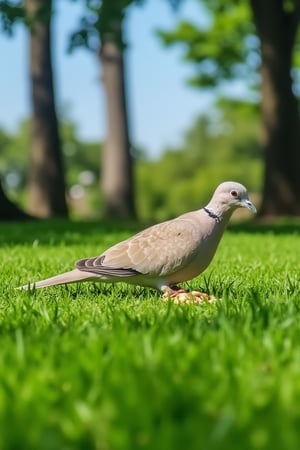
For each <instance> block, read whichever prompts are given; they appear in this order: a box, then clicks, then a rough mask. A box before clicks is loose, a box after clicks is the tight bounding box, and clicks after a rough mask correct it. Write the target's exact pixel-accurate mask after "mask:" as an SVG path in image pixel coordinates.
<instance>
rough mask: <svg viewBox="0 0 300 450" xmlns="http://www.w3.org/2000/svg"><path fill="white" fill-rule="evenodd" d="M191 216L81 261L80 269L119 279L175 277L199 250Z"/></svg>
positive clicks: (167, 223) (163, 225)
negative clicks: (131, 277)
mask: <svg viewBox="0 0 300 450" xmlns="http://www.w3.org/2000/svg"><path fill="white" fill-rule="evenodd" d="M190 214H192V213H189V214H185V215H184V216H181V217H179V218H177V219H175V220H171V221H167V222H163V223H160V224H158V225H154V226H152V227H150V228H147V229H146V230H144V231H141V232H140V233H138V234H136V235H135V236H133V237H131V238H129V239H127V240H125V241H123V242H120V243H119V244H116V245H114V246H113V247H111V248H110V249H108V250H107V251H106V252H104V253H103V254H102V255H100V256H98V257H95V258H85V259H81V260H79V261H77V263H76V267H77V268H78V269H80V270H83V271H88V272H91V273H95V274H99V275H111V276H117V277H118V276H119V277H130V276H134V275H138V274H144V275H149V276H151V277H153V276H158V277H163V276H166V275H168V274H170V273H174V272H176V271H178V270H179V269H182V268H184V267H185V266H186V265H187V264H188V263H189V262H190V261H191V260H192V259H193V257H194V255H195V253H196V251H197V248H198V244H199V230H198V228H197V222H196V223H195V221H193V220H191V219H190V218H189V217H188V216H189V215H190ZM194 214H196V213H194Z"/></svg>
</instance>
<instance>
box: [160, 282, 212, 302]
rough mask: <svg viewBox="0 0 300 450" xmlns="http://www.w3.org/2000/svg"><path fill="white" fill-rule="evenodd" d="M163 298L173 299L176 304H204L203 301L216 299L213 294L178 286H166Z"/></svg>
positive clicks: (166, 299) (164, 299)
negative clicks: (187, 289)
mask: <svg viewBox="0 0 300 450" xmlns="http://www.w3.org/2000/svg"><path fill="white" fill-rule="evenodd" d="M163 292H164V293H163V296H162V299H163V301H165V302H166V301H169V300H170V301H172V302H174V303H175V304H182V303H185V304H188V303H193V304H194V305H203V303H206V302H208V303H212V302H214V301H215V300H216V299H215V298H214V297H212V296H211V295H208V294H206V293H204V292H200V291H191V292H189V291H186V290H185V289H181V288H179V287H178V286H172V287H169V286H168V287H166V288H164V291H163Z"/></svg>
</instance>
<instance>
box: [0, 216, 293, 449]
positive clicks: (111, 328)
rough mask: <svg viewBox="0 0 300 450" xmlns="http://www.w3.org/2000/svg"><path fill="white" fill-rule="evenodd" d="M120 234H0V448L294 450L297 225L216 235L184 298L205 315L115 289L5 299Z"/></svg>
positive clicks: (81, 230)
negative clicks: (215, 246) (205, 298)
mask: <svg viewBox="0 0 300 450" xmlns="http://www.w3.org/2000/svg"><path fill="white" fill-rule="evenodd" d="M132 230H133V227H131V230H130V232H129V230H128V229H127V228H126V226H124V227H123V228H122V229H121V228H120V227H119V228H118V227H117V226H116V225H115V226H114V227H112V226H111V224H106V225H99V224H95V223H92V224H79V223H67V222H44V223H35V224H31V223H29V224H22V225H18V224H7V225H4V224H1V225H0V245H1V249H0V252H1V253H0V255H1V284H0V286H1V287H0V290H1V296H0V367H1V370H0V431H1V432H0V448H1V449H5V450H8V449H19V448H20V449H22V450H25V449H30V450H32V449H39V450H44V449H45V450H46V449H47V450H48V449H49V450H53V449H55V450H71V449H99V450H134V449H151V450H152V449H153V450H154V449H158V450H177V449H178V450H182V449H188V450H193V449H195V450H196V449H197V450H198V449H205V450H207V449H222V450H223V449H229V450H247V449H258V450H259V449H272V450H277V449H278V450H290V449H295V450H296V449H298V447H299V440H300V282H299V278H300V267H299V259H300V258H299V255H300V238H299V236H298V235H297V231H298V225H297V224H291V225H282V226H278V227H276V228H274V229H272V228H270V227H267V226H266V227H264V228H259V227H248V228H240V227H235V228H233V229H231V230H230V231H228V232H227V233H226V235H225V236H224V238H223V240H222V242H221V246H220V248H219V250H218V252H217V255H216V257H215V259H214V261H213V263H212V264H211V266H210V267H209V268H208V270H207V272H206V273H205V275H204V276H200V277H199V278H198V279H196V280H194V281H193V282H191V283H189V284H188V285H186V286H189V287H193V288H202V289H205V290H206V291H209V292H210V293H212V294H213V295H215V296H216V297H217V298H218V299H219V301H218V302H216V303H215V304H207V305H204V306H201V307H196V306H193V305H185V306H178V305H173V304H169V303H163V302H162V301H161V300H160V296H159V294H158V293H156V292H155V291H152V290H149V289H143V288H138V287H137V288H134V287H130V286H127V285H125V284H115V285H110V284H98V285H95V284H88V283H87V284H81V285H72V286H69V287H53V288H48V289H44V290H39V291H36V292H29V293H27V292H20V291H14V290H13V287H14V286H17V285H19V284H20V283H22V284H23V283H26V282H28V281H34V280H37V279H39V278H41V277H46V276H50V275H53V274H55V273H58V272H62V271H65V270H69V269H71V268H72V265H73V261H75V260H76V259H78V258H80V257H83V256H93V255H96V254H98V253H100V252H101V251H103V250H105V248H107V247H108V246H109V245H111V244H113V243H115V242H117V241H119V240H120V239H123V238H125V237H127V236H128V235H129V234H131V233H132Z"/></svg>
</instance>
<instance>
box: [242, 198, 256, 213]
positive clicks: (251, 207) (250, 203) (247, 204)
mask: <svg viewBox="0 0 300 450" xmlns="http://www.w3.org/2000/svg"><path fill="white" fill-rule="evenodd" d="M243 206H245V207H246V208H248V209H250V211H252V212H253V213H256V212H257V211H256V208H255V206H254V205H253V203H252V202H250V200H249V199H248V198H247V199H245V200H243Z"/></svg>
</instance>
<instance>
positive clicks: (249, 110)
mask: <svg viewBox="0 0 300 450" xmlns="http://www.w3.org/2000/svg"><path fill="white" fill-rule="evenodd" d="M258 135H259V119H258V107H257V105H255V104H247V103H243V102H238V101H229V100H225V99H223V100H220V101H219V102H218V104H217V105H216V109H213V110H212V111H210V112H209V113H207V114H203V115H201V116H200V117H198V118H197V119H196V121H195V123H194V125H193V126H192V127H191V129H190V130H188V131H187V133H186V135H185V138H184V142H183V145H182V146H181V147H180V148H178V149H170V150H168V151H166V152H165V153H164V154H163V155H162V157H161V158H160V159H159V160H158V161H144V162H143V161H138V163H137V184H138V189H137V196H138V211H139V213H140V217H141V218H142V219H143V220H151V219H153V218H154V219H155V220H163V219H165V218H169V217H174V216H176V215H178V214H180V213H183V212H185V211H188V210H191V209H198V208H199V207H200V206H201V205H202V204H203V203H205V202H206V201H207V200H208V199H209V197H210V195H211V192H212V191H213V190H214V189H215V187H216V186H217V185H218V184H219V183H220V182H222V181H224V180H230V179H233V180H237V181H240V182H242V183H244V184H245V185H246V186H247V187H248V189H249V190H250V191H252V192H253V191H254V192H259V191H260V187H261V179H262V160H261V152H260V147H259V143H258Z"/></svg>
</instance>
